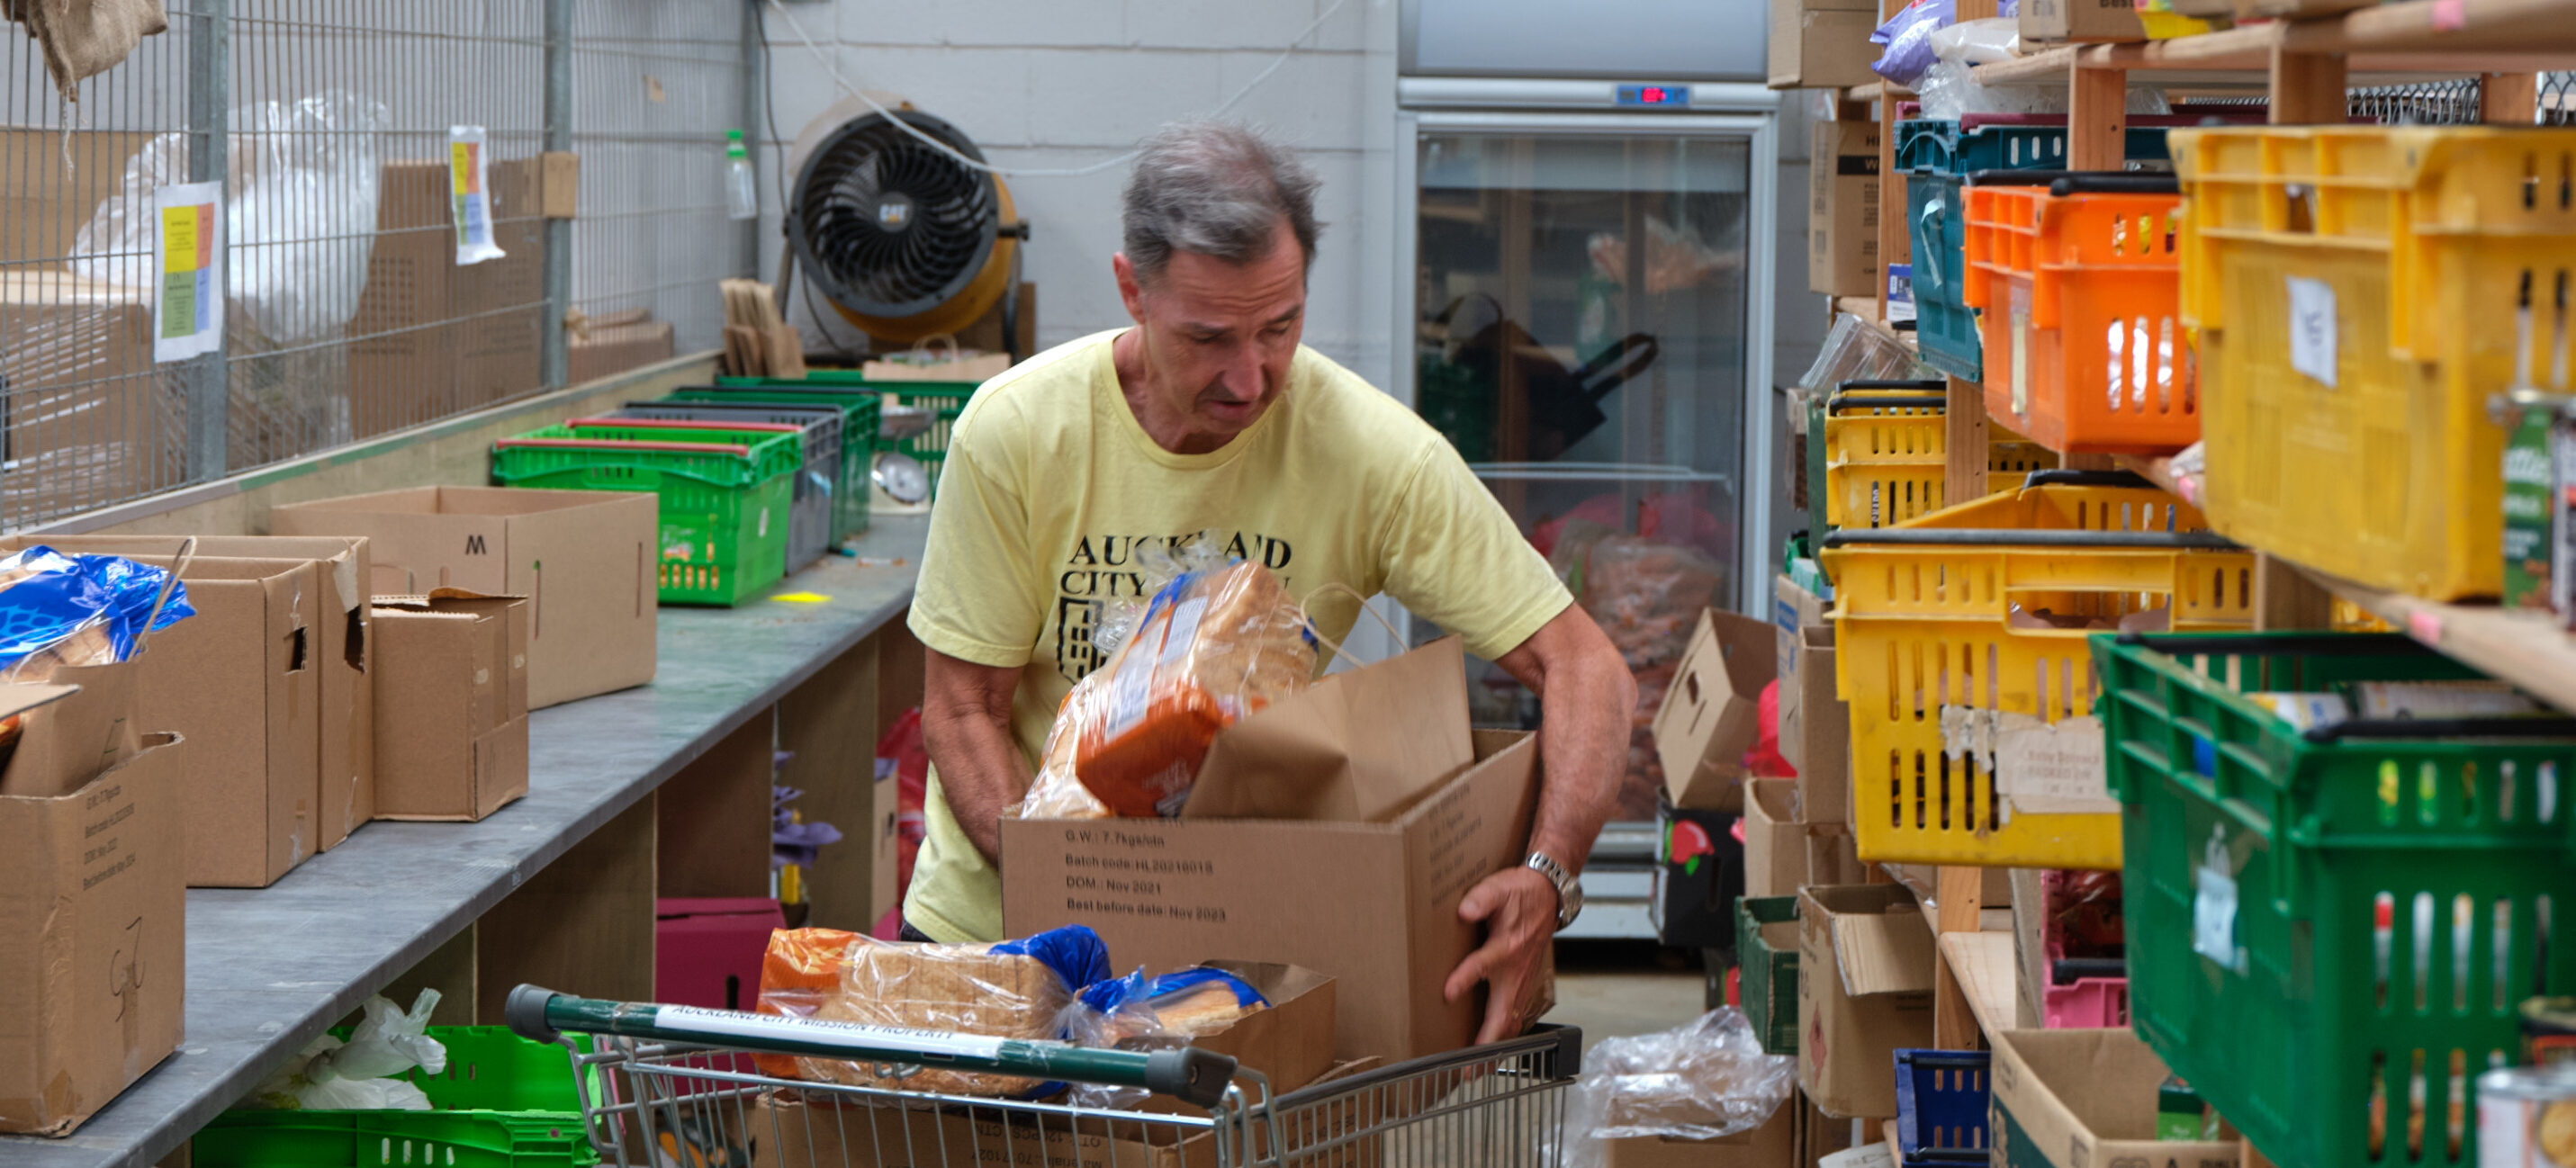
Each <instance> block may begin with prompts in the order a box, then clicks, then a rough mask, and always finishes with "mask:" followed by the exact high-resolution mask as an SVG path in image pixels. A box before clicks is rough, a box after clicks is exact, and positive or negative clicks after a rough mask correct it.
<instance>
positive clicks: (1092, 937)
mask: <svg viewBox="0 0 2576 1168" xmlns="http://www.w3.org/2000/svg"><path fill="white" fill-rule="evenodd" d="M1108 976H1109V950H1108V947H1107V946H1106V945H1104V944H1102V943H1101V940H1100V937H1099V935H1098V934H1096V933H1093V932H1092V931H1091V930H1090V929H1088V928H1086V927H1084V926H1081V925H1067V926H1065V927H1063V928H1060V929H1051V930H1049V931H1047V932H1044V933H1039V934H1037V935H1035V936H1032V937H1027V938H1022V939H1020V940H1014V941H1001V942H996V943H993V944H989V945H983V944H969V945H947V944H939V943H935V942H933V943H911V942H901V941H879V940H876V939H875V938H873V937H868V936H865V935H863V934H859V933H850V932H844V931H842V930H839V929H780V930H777V931H776V932H773V933H771V934H770V936H769V950H768V952H767V954H766V955H764V957H763V959H762V961H761V972H760V1004H759V1007H758V1008H759V1012H761V1013H763V1014H779V1015H783V1016H786V1017H790V1018H819V1019H823V1020H826V1021H832V1022H856V1023H863V1024H866V1025H871V1026H902V1027H909V1028H913V1029H920V1030H937V1031H943V1032H946V1033H951V1034H971V1035H977V1036H981V1037H989V1038H1017V1039H1030V1040H1060V1039H1062V1038H1064V1037H1065V1035H1064V1033H1063V1031H1062V1026H1063V1019H1064V1016H1065V1013H1066V1011H1067V1009H1068V1008H1069V1007H1071V1006H1072V1005H1073V1003H1074V993H1075V991H1076V990H1078V989H1080V988H1081V987H1083V986H1087V985H1089V984H1091V983H1093V982H1096V981H1100V980H1102V979H1105V978H1107V977H1108ZM754 1062H755V1063H756V1065H758V1066H759V1067H760V1069H761V1072H762V1073H764V1074H768V1075H774V1076H777V1077H780V1078H792V1079H804V1080H807V1081H811V1082H828V1083H838V1084H841V1085H843V1086H848V1087H878V1088H888V1089H893V1090H902V1091H913V1092H928V1093H932V1094H940V1095H991V1096H1005V1097H1013V1098H1021V1097H1034V1096H1038V1095H1044V1094H1050V1093H1052V1092H1053V1091H1054V1090H1055V1089H1056V1085H1055V1084H1051V1083H1042V1082H1040V1081H1039V1080H1035V1079H1024V1078H1017V1077H1013V1076H1009V1075H992V1074H983V1073H979V1072H973V1071H952V1070H943V1069H940V1068H936V1067H928V1068H923V1069H921V1070H918V1071H914V1072H912V1073H909V1074H901V1073H897V1074H887V1073H885V1072H887V1071H888V1070H889V1069H890V1068H887V1067H885V1066H882V1065H880V1064H876V1063H861V1062H851V1061H848V1060H844V1059H830V1058H803V1057H792V1056H782V1055H759V1056H756V1057H755V1059H754Z"/></svg>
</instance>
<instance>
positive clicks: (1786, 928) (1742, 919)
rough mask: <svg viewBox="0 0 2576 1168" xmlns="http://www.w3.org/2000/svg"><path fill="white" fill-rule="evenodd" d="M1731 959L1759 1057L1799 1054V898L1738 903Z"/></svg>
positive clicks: (1762, 898) (1751, 898)
mask: <svg viewBox="0 0 2576 1168" xmlns="http://www.w3.org/2000/svg"><path fill="white" fill-rule="evenodd" d="M1735 954H1736V968H1738V969H1741V970H1743V971H1744V972H1743V976H1742V977H1741V978H1739V979H1738V980H1737V984H1736V987H1735V988H1736V992H1737V995H1738V997H1740V998H1741V999H1742V1001H1743V1003H1744V1005H1743V1010H1744V1020H1745V1021H1746V1022H1748V1023H1751V1024H1752V1026H1753V1034H1754V1037H1756V1038H1758V1039H1760V1040H1761V1042H1762V1050H1763V1053H1765V1054H1791V1055H1793V1054H1796V1053H1798V898H1797V897H1794V896H1746V897H1739V898H1737V899H1736V902H1735Z"/></svg>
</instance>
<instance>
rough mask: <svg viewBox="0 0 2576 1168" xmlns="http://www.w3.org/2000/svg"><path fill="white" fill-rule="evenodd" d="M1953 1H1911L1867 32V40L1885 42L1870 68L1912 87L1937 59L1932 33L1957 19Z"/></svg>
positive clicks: (1882, 75) (1956, 10)
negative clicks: (1884, 47)
mask: <svg viewBox="0 0 2576 1168" xmlns="http://www.w3.org/2000/svg"><path fill="white" fill-rule="evenodd" d="M1957 13H1958V7H1957V4H1956V3H1955V0H1914V2H1913V3H1911V4H1908V5H1906V6H1905V7H1904V8H1903V9H1902V10H1900V11H1899V12H1897V14H1896V15H1894V16H1891V17H1888V18H1887V23H1885V24H1882V25H1879V26H1878V31H1876V32H1873V33H1871V34H1869V43H1871V44H1873V45H1885V46H1887V51H1886V52H1884V53H1881V54H1880V55H1879V58H1878V60H1876V61H1873V62H1871V63H1870V66H1869V67H1870V71H1871V72H1874V73H1876V74H1878V75H1879V76H1881V77H1884V78H1886V79H1888V80H1890V81H1893V82H1895V83H1897V84H1898V85H1903V86H1906V87H1908V88H1912V87H1913V85H1914V83H1915V82H1917V81H1921V80H1922V79H1923V74H1924V73H1925V72H1926V71H1928V70H1930V69H1931V68H1932V62H1933V61H1934V60H1935V59H1936V57H1935V56H1934V54H1933V52H1932V34H1933V33H1936V32H1939V31H1941V30H1942V29H1944V28H1947V27H1949V25H1950V23H1951V22H1952V21H1953V20H1956V19H1957V18H1958V16H1957Z"/></svg>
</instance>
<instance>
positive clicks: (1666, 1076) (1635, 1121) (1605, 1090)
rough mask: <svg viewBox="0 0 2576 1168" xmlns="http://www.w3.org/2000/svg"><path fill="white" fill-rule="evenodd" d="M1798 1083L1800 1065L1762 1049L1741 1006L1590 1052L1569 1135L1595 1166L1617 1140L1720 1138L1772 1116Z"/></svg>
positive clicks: (1583, 1166) (1576, 1155)
mask: <svg viewBox="0 0 2576 1168" xmlns="http://www.w3.org/2000/svg"><path fill="white" fill-rule="evenodd" d="M1797 1082H1798V1060H1797V1059H1795V1058H1793V1057H1791V1056H1788V1055H1774V1054H1764V1053H1762V1044H1761V1043H1760V1042H1759V1041H1758V1040H1756V1039H1755V1038H1754V1035H1753V1027H1752V1026H1751V1025H1749V1024H1747V1023H1746V1022H1745V1020H1744V1015H1743V1014H1742V1013H1740V1012H1738V1011H1737V1010H1736V1009H1735V1008H1734V1007H1731V1006H1729V1007H1724V1008H1720V1009H1716V1010H1711V1011H1709V1012H1708V1013H1706V1014H1704V1015H1701V1016H1700V1019H1699V1020H1698V1021H1696V1022H1693V1023H1691V1024H1690V1025H1687V1026H1681V1027H1676V1028H1674V1029H1671V1030H1665V1031H1661V1032H1658V1033H1654V1034H1641V1035H1638V1036H1636V1037H1634V1038H1605V1039H1602V1040H1601V1042H1600V1044H1599V1045H1597V1046H1594V1047H1593V1048H1592V1049H1591V1050H1589V1051H1586V1052H1584V1056H1583V1077H1582V1078H1581V1079H1578V1080H1577V1081H1576V1082H1575V1084H1574V1098H1573V1100H1572V1102H1571V1103H1570V1104H1569V1105H1568V1112H1569V1113H1568V1114H1567V1116H1566V1124H1565V1130H1566V1132H1567V1133H1568V1134H1569V1138H1570V1141H1571V1143H1570V1146H1569V1148H1568V1151H1569V1152H1571V1153H1572V1155H1571V1156H1570V1157H1569V1159H1570V1161H1571V1162H1572V1163H1573V1164H1575V1165H1578V1166H1580V1168H1594V1166H1597V1165H1599V1164H1600V1163H1601V1162H1602V1160H1603V1149H1602V1145H1603V1143H1604V1142H1606V1141H1609V1140H1621V1139H1631V1138H1636V1137H1640V1136H1663V1137H1667V1138H1671V1139H1682V1140H1713V1139H1718V1138H1721V1137H1724V1136H1731V1135H1734V1134H1736V1133H1738V1132H1747V1131H1751V1130H1753V1129H1754V1128H1757V1127H1760V1126H1762V1125H1763V1124H1764V1123H1765V1122H1767V1121H1769V1119H1770V1118H1771V1113H1772V1112H1773V1111H1776V1110H1778V1109H1779V1107H1780V1104H1781V1103H1782V1102H1784V1101H1786V1100H1787V1099H1788V1098H1789V1095H1790V1093H1791V1092H1792V1091H1793V1090H1795V1089H1796V1086H1797Z"/></svg>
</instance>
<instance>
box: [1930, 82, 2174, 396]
mask: <svg viewBox="0 0 2576 1168" xmlns="http://www.w3.org/2000/svg"><path fill="white" fill-rule="evenodd" d="M2189 121H2190V119H2188V118H2182V117H2133V118H2130V119H2129V129H2128V143H2127V145H2128V154H2127V157H2128V159H2129V160H2130V161H2131V162H2133V163H2134V162H2157V161H2161V160H2162V159H2163V158H2164V157H2165V131H2164V127H2166V126H2172V125H2185V124H2189ZM2065 168H2066V119H2065V117H2064V116H2062V115H2057V114H1970V115H1968V116H1966V117H1964V118H1961V119H1959V120H1957V121H1950V120H1948V119H1943V118H1916V119H1912V120H1909V121H1903V122H1898V123H1897V124H1896V169H1897V172H1898V173H1900V174H1903V175H1905V176H1906V177H1905V230H1906V234H1907V236H1908V238H1909V239H1911V240H1912V241H1913V246H1914V285H1913V286H1914V313H1915V325H1914V328H1915V339H1916V342H1917V343H1918V344H1920V345H1921V346H1922V350H1923V361H1924V363H1925V364H1927V365H1930V366H1932V367H1933V368H1935V369H1938V370H1940V371H1942V372H1944V373H1947V374H1949V375H1951V376H1953V377H1960V378H1965V379H1967V380H1969V381H1982V380H1984V368H1983V366H1982V364H1981V362H1980V360H1979V352H1980V348H1981V346H1980V344H1979V342H1978V338H1977V318H1976V314H1975V313H1974V312H1972V311H1970V309H1969V307H1968V304H1967V301H1966V299H1965V298H1964V285H1965V283H1966V280H1967V263H1966V259H1965V256H1966V251H1965V249H1966V246H1967V227H1968V221H1967V215H1966V213H1965V212H1966V206H1965V200H1964V198H1963V196H1962V194H1961V192H1962V191H1963V190H1964V189H1965V185H1964V184H1965V183H1966V181H1967V178H1968V176H1969V175H1971V174H1978V173H1984V172H2003V171H2010V172H2025V173H2019V174H1993V175H1991V176H1990V177H1989V178H1988V179H1987V180H1986V181H1988V182H1993V183H2008V182H2030V183H2036V184H2043V185H2044V184H2046V183H2047V182H2048V181H2049V180H2050V179H2051V178H2054V177H2055V176H2056V174H2058V173H2060V172H2063V171H2064V170H2065ZM2041 172H2044V173H2041Z"/></svg>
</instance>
